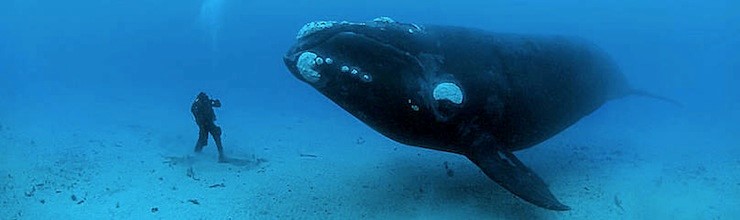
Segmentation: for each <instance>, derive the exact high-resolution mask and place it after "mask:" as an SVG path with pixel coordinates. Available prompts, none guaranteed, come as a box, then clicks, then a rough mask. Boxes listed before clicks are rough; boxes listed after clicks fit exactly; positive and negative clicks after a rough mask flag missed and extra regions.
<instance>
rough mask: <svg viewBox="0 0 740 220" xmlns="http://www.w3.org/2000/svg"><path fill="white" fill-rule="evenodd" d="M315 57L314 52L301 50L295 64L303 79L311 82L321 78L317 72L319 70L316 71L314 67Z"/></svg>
mask: <svg viewBox="0 0 740 220" xmlns="http://www.w3.org/2000/svg"><path fill="white" fill-rule="evenodd" d="M316 58H318V56H317V55H316V54H315V53H311V52H303V53H302V54H301V56H299V57H298V62H296V64H295V67H296V68H298V72H300V73H301V76H303V79H306V81H309V82H312V83H314V82H317V81H319V79H320V78H321V74H319V71H316V69H315V67H316Z"/></svg>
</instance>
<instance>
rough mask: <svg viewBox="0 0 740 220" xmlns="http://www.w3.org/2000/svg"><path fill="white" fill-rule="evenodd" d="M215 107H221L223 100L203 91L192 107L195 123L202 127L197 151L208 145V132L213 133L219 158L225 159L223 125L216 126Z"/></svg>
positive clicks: (196, 145)
mask: <svg viewBox="0 0 740 220" xmlns="http://www.w3.org/2000/svg"><path fill="white" fill-rule="evenodd" d="M213 107H216V108H219V107H221V101H219V100H218V99H216V100H211V99H210V98H209V97H208V95H206V94H205V93H203V92H201V93H200V94H198V97H197V98H195V101H194V102H193V106H192V107H190V111H191V112H192V113H193V116H195V123H197V124H198V127H199V128H200V133H199V135H198V142H196V143H195V152H200V151H201V150H203V147H204V146H206V145H208V133H211V136H213V140H214V141H215V142H216V147H218V159H219V161H222V162H223V161H225V160H226V157H225V156H224V148H223V145H221V127H218V126H216V124H215V123H214V121H216V114H215V113H214V112H213Z"/></svg>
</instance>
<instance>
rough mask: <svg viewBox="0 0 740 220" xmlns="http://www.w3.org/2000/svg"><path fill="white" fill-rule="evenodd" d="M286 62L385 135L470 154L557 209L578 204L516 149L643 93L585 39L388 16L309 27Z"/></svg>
mask: <svg viewBox="0 0 740 220" xmlns="http://www.w3.org/2000/svg"><path fill="white" fill-rule="evenodd" d="M284 61H285V64H286V66H287V68H288V69H289V70H290V71H291V72H292V73H293V74H294V75H295V76H296V77H297V78H298V79H300V80H302V81H304V82H306V83H308V84H310V85H312V86H313V87H314V88H316V89H317V90H318V91H319V92H321V93H322V94H324V95H325V96H327V97H328V98H330V99H331V100H332V101H334V102H335V103H337V104H338V105H339V106H341V107H342V108H344V109H345V110H346V111H348V112H349V113H351V114H352V115H354V116H355V117H357V118H358V119H360V120H361V121H363V122H364V123H366V124H367V125H369V126H370V127H372V128H373V129H375V130H376V131H378V132H380V133H381V134H383V135H385V136H387V137H389V138H391V139H393V140H395V141H398V142H401V143H404V144H407V145H412V146H419V147H424V148H431V149H436V150H442V151H447V152H453V153H458V154H462V155H465V156H466V157H468V158H469V159H470V160H471V161H473V162H474V163H475V164H476V165H478V166H479V167H480V168H481V169H482V171H483V172H484V173H485V174H486V175H487V176H489V177H490V178H491V179H493V180H494V181H496V182H497V183H499V184H500V185H501V186H503V187H504V188H506V189H507V190H509V191H511V192H512V193H514V194H516V195H517V196H519V197H520V198H522V199H524V200H526V201H528V202H530V203H533V204H535V205H537V206H540V207H543V208H547V209H552V210H568V209H569V207H568V206H566V205H563V204H562V203H560V202H559V201H558V200H557V199H556V198H555V196H553V194H552V193H551V192H550V190H549V189H548V187H547V185H546V184H545V183H544V181H543V180H542V179H541V178H539V177H538V176H537V175H536V174H535V173H534V172H532V171H531V170H530V169H529V168H527V167H526V166H525V165H524V164H523V163H522V162H521V161H519V160H518V159H517V158H516V157H515V156H514V154H512V152H513V151H516V150H521V149H525V148H528V147H531V146H534V145H536V144H538V143H541V142H543V141H545V140H547V139H548V138H550V137H552V136H553V135H555V134H557V133H559V132H561V131H563V130H564V129H566V128H567V127H569V126H570V125H572V124H574V123H575V122H577V121H578V120H579V119H581V118H583V117H584V116H586V115H588V114H590V113H591V112H593V111H594V110H596V109H597V108H599V107H600V106H601V105H603V104H604V103H605V102H607V101H608V100H611V99H615V98H619V97H622V96H625V95H628V94H630V93H632V92H633V90H631V89H630V88H629V86H628V85H627V82H626V80H625V78H624V77H623V75H622V74H621V73H620V71H619V69H618V67H617V66H616V65H615V64H614V63H613V62H612V61H611V59H610V58H609V56H608V55H607V54H606V53H604V52H603V51H601V50H600V49H598V48H597V47H596V46H594V45H592V44H591V43H589V42H586V41H584V40H581V39H577V38H567V37H558V36H530V35H517V34H501V33H490V32H486V31H482V30H477V29H470V28H461V27H449V26H432V25H430V26H424V27H420V26H417V25H414V24H404V23H398V22H395V21H392V20H391V19H388V18H379V19H376V20H374V21H373V22H368V23H349V22H312V23H309V24H307V25H306V26H304V28H303V29H302V30H301V32H299V36H298V42H297V43H296V44H295V45H294V46H293V47H292V48H291V49H290V50H289V51H288V53H287V54H286V56H285V57H284Z"/></svg>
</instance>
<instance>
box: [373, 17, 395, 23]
mask: <svg viewBox="0 0 740 220" xmlns="http://www.w3.org/2000/svg"><path fill="white" fill-rule="evenodd" d="M373 22H378V23H395V22H396V21H394V20H393V19H392V18H389V17H377V18H375V19H373Z"/></svg>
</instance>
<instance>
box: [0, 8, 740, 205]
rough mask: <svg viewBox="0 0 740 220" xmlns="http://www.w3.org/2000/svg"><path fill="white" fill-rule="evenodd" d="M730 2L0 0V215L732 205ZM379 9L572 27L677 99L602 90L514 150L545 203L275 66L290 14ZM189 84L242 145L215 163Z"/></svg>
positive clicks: (290, 26) (739, 55) (738, 71)
mask: <svg viewBox="0 0 740 220" xmlns="http://www.w3.org/2000/svg"><path fill="white" fill-rule="evenodd" d="M738 12H740V3H736V2H734V1H706V2H703V1H650V2H645V1H602V2H593V3H592V2H582V1H554V2H553V1H530V2H526V1H510V2H489V1H466V0H461V1H418V2H416V1H362V2H360V1H285V0H277V1H235V0H204V1H174V0H169V1H143V0H132V1H93V0H81V1H50V0H23V1H21V0H5V1H2V2H0V97H2V103H3V104H2V105H1V106H0V126H1V127H0V145H1V146H0V178H2V179H3V180H2V181H1V182H0V183H2V185H3V186H2V190H0V202H1V203H2V205H1V206H0V213H2V214H0V218H2V219H49V218H63V219H91V218H93V219H133V218H137V219H142V218H143V219H154V218H164V219H182V218H185V219H198V218H206V219H228V218H233V219H245V218H250V219H273V218H290V219H292V218H298V219H304V218H308V219H326V218H336V219H356V218H392V219H399V218H401V219H405V218H420V219H429V218H432V219H433V218H440V219H459V218H463V217H466V218H470V217H472V218H486V219H487V218H514V219H533V218H534V219H571V218H577V219H615V218H616V219H654V218H659V219H666V218H678V219H735V218H739V217H740V211H738V210H737V209H736V207H738V206H739V205H740V199H738V198H740V172H739V171H738V170H740V159H738V158H739V156H740V147H739V146H740V137H738V135H739V134H740V133H738V131H739V130H740V126H738V124H739V123H740V114H738V111H740V89H739V88H738V85H740V50H739V49H740V13H738ZM379 16H388V17H392V18H393V19H394V20H396V21H402V22H413V23H419V24H443V25H455V26H465V27H473V28H480V29H485V30H489V31H495V32H511V33H531V34H553V35H573V36H580V37H583V38H586V39H589V40H591V41H593V42H594V43H596V44H597V45H599V46H600V47H602V48H603V49H604V50H605V51H607V52H608V53H609V54H611V55H612V57H613V58H614V59H615V61H616V62H617V63H618V64H619V65H620V67H621V69H622V70H623V71H624V73H625V75H626V76H627V78H628V79H629V81H630V83H631V84H632V85H634V86H635V87H637V88H641V89H644V90H648V91H650V92H653V93H656V94H660V95H663V96H667V97H671V98H673V99H676V100H679V101H680V102H682V103H683V104H684V106H683V107H676V106H673V105H670V104H667V103H664V102H660V101H657V100H652V99H646V98H640V97H628V98H625V99H620V100H616V101H612V102H610V103H608V104H606V105H604V106H603V107H602V108H601V109H599V110H598V111H596V112H595V113H593V114H592V115H590V116H588V117H586V118H584V119H583V120H581V121H580V122H579V123H578V124H576V125H574V126H573V127H571V128H569V129H568V130H566V131H565V132H563V133H561V134H559V135H558V136H556V137H554V138H553V139H551V140H549V141H547V142H545V143H542V144H540V145H539V146H535V147H534V148H531V149H527V150H524V151H521V152H520V153H518V154H519V155H520V157H521V158H522V160H524V161H525V162H526V163H527V164H529V165H530V166H531V167H532V169H534V170H536V171H537V172H538V173H539V174H540V175H541V176H542V177H543V179H545V180H546V181H547V182H548V183H549V184H550V188H551V189H552V190H553V192H554V193H555V194H556V195H557V196H558V197H559V198H560V199H561V200H562V201H563V202H564V203H566V204H568V205H570V206H571V207H572V208H573V210H571V211H567V212H553V211H547V210H544V209H540V208H537V207H535V206H532V205H530V204H527V203H525V202H524V201H522V200H519V199H517V198H515V197H513V196H512V195H511V194H509V193H508V192H507V191H505V190H504V189H502V188H501V187H499V186H497V185H496V184H495V183H493V182H492V181H490V180H489V179H487V178H486V177H485V176H484V175H483V174H482V173H480V171H479V170H478V169H477V168H476V167H475V166H473V165H472V163H470V162H468V161H467V160H466V159H465V158H463V157H461V156H459V155H453V154H448V153H443V152H437V151H432V150H426V149H420V148H412V147H407V146H403V145H401V144H398V143H395V142H393V141H391V140H389V139H387V138H384V137H382V136H381V135H380V134H378V133H376V132H374V131H373V130H371V129H370V128H368V127H367V126H365V125H364V124H362V123H361V122H359V121H358V120H356V119H355V118H353V117H352V116H351V115H349V114H348V113H346V112H345V111H343V110H341V109H340V108H338V107H337V106H335V105H334V104H333V103H332V102H330V101H329V100H328V99H327V98H325V97H323V96H322V95H321V94H319V93H318V92H316V91H315V90H314V89H312V88H311V87H310V86H308V85H306V84H304V83H302V82H300V81H298V80H296V79H295V77H293V76H292V75H291V74H290V73H289V72H288V71H287V69H286V68H285V67H284V64H283V61H282V56H283V54H284V53H285V52H286V50H287V49H288V48H289V47H290V46H291V45H292V44H293V43H294V41H295V36H296V33H297V31H298V29H299V28H300V27H301V26H302V25H303V24H305V23H307V22H309V21H315V20H348V21H369V20H371V19H373V18H375V17H379ZM200 91H205V92H207V93H209V94H210V95H212V96H213V97H215V98H219V99H221V101H222V102H223V103H224V104H223V108H221V109H218V110H216V114H217V115H218V121H217V123H218V124H219V125H220V126H221V127H222V128H223V129H224V145H225V148H226V152H227V154H228V155H230V156H232V157H234V158H237V159H241V161H242V163H238V164H218V163H216V153H215V147H214V146H213V143H211V144H210V145H209V146H207V147H206V148H205V152H204V153H203V154H193V153H192V152H191V151H192V146H193V145H194V143H195V140H196V139H197V127H196V126H195V124H194V123H193V121H192V116H191V115H190V112H189V108H190V104H191V102H192V100H193V99H194V98H195V95H197V93H198V92H200ZM445 163H446V164H449V167H450V169H452V170H454V172H455V175H454V176H448V175H446V169H445V168H444V165H443V164H445ZM219 184H223V185H219ZM80 201H82V202H80ZM194 201H195V202H194Z"/></svg>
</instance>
